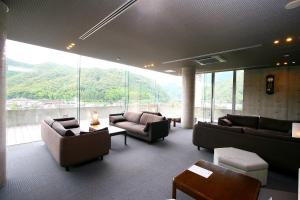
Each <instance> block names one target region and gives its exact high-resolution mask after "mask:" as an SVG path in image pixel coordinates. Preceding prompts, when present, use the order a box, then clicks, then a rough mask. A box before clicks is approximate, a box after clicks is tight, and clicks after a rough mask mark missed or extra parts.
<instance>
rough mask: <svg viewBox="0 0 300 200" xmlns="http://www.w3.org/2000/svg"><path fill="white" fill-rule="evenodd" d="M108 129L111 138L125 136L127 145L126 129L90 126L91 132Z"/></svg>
mask: <svg viewBox="0 0 300 200" xmlns="http://www.w3.org/2000/svg"><path fill="white" fill-rule="evenodd" d="M106 127H107V128H108V133H109V135H110V137H112V136H116V135H124V145H127V132H126V130H125V129H122V128H119V127H115V126H110V125H108V126H105V125H101V124H100V125H94V126H90V127H89V131H98V130H101V129H103V128H106Z"/></svg>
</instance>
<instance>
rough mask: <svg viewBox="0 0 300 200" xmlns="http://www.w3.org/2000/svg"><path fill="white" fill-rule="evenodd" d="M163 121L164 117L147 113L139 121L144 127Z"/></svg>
mask: <svg viewBox="0 0 300 200" xmlns="http://www.w3.org/2000/svg"><path fill="white" fill-rule="evenodd" d="M162 120H164V117H162V116H158V115H153V114H149V113H143V114H142V116H141V119H140V124H143V125H146V124H147V123H152V122H159V121H162Z"/></svg>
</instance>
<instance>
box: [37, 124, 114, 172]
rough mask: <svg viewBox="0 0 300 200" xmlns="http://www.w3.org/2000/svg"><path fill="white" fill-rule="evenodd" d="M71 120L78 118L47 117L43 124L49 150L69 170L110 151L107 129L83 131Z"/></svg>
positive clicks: (44, 136) (45, 140)
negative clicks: (91, 131) (53, 118)
mask: <svg viewBox="0 0 300 200" xmlns="http://www.w3.org/2000/svg"><path fill="white" fill-rule="evenodd" d="M71 121H73V122H74V121H76V120H75V118H67V119H56V120H52V119H46V120H44V121H42V124H41V135H42V139H43V141H44V142H45V144H46V145H47V147H48V150H49V152H50V153H51V154H52V156H53V158H54V159H55V160H56V161H57V162H58V163H59V164H60V165H61V166H63V167H65V168H66V170H67V171H68V170H69V167H70V166H73V165H76V164H79V163H83V162H85V161H89V160H93V159H96V158H99V157H100V158H101V159H103V156H104V155H107V154H108V153H109V147H110V136H109V134H108V130H107V129H106V130H102V131H98V132H93V133H90V132H82V131H81V130H80V127H79V125H77V126H76V122H75V126H74V123H73V125H72V122H71ZM68 123H69V124H68ZM70 123H71V125H70ZM68 125H69V126H68ZM64 126H65V127H64ZM66 126H68V127H66Z"/></svg>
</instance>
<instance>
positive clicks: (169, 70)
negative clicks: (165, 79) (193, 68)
mask: <svg viewBox="0 0 300 200" xmlns="http://www.w3.org/2000/svg"><path fill="white" fill-rule="evenodd" d="M165 72H167V73H175V72H176V71H174V70H171V69H168V70H165Z"/></svg>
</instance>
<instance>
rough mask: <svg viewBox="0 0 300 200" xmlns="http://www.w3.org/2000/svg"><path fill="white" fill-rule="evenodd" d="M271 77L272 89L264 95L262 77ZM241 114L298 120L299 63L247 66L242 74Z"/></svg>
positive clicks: (299, 118)
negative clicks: (258, 67)
mask: <svg viewBox="0 0 300 200" xmlns="http://www.w3.org/2000/svg"><path fill="white" fill-rule="evenodd" d="M267 75H274V76H275V92H274V94H272V95H268V94H266V76H267ZM243 108H244V109H243V114H246V115H260V116H264V117H271V118H276V119H288V120H300V66H293V67H277V68H274V67H272V68H264V69H251V70H250V69H249V70H245V73H244V103H243Z"/></svg>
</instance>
